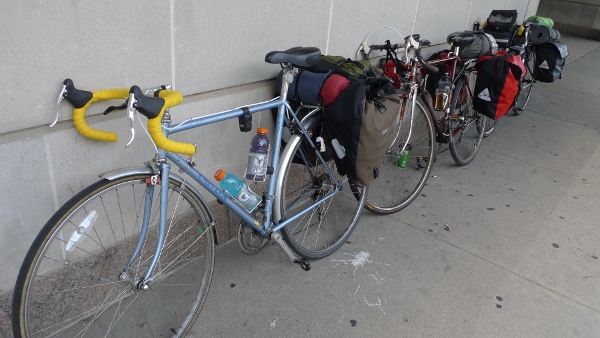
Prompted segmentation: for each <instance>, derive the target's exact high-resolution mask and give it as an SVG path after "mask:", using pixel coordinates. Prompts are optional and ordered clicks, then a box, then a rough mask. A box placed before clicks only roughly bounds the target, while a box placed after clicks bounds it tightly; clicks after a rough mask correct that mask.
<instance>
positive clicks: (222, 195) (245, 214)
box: [166, 152, 267, 236]
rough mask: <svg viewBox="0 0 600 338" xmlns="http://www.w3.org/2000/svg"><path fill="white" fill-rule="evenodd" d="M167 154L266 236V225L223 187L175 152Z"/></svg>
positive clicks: (195, 179)
mask: <svg viewBox="0 0 600 338" xmlns="http://www.w3.org/2000/svg"><path fill="white" fill-rule="evenodd" d="M166 156H167V158H168V159H169V160H171V161H172V162H173V163H174V164H175V165H177V166H178V167H179V168H181V170H183V171H184V172H185V173H186V174H188V175H189V176H190V177H191V178H193V179H194V181H196V182H198V184H200V185H201V186H202V187H203V188H204V189H206V190H208V192H210V193H211V194H212V195H213V196H215V197H216V198H217V199H218V200H219V201H220V202H222V203H223V204H225V205H226V206H227V207H228V208H229V209H231V210H232V211H233V212H235V213H236V215H238V216H240V217H241V218H242V220H243V221H244V222H246V223H247V224H248V225H250V226H252V227H253V228H254V229H255V230H256V231H258V232H259V233H261V234H262V235H264V236H266V235H267V231H266V229H265V228H264V227H261V226H260V223H259V222H258V221H256V220H255V219H254V218H253V217H252V216H251V215H250V214H249V213H248V212H246V210H245V209H243V208H242V207H240V206H239V205H237V204H236V203H235V202H233V201H232V200H231V199H230V198H229V197H228V196H227V195H225V193H223V191H221V189H219V188H218V187H217V186H215V185H214V184H212V182H210V181H209V180H208V179H206V177H204V176H203V175H202V174H201V173H200V172H198V170H196V169H194V168H192V167H190V165H189V164H188V163H187V162H186V161H185V160H184V159H183V158H181V156H179V155H177V154H174V153H169V152H167V153H166Z"/></svg>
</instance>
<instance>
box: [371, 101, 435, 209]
mask: <svg viewBox="0 0 600 338" xmlns="http://www.w3.org/2000/svg"><path fill="white" fill-rule="evenodd" d="M411 113H412V112H411V102H410V101H408V102H407V104H406V112H405V115H404V116H405V117H404V119H403V120H400V116H398V120H397V121H396V124H395V126H394V128H395V133H396V137H395V139H394V141H393V143H392V145H390V147H389V148H388V149H387V152H386V156H385V158H384V160H383V165H382V166H381V169H380V171H379V177H377V179H376V180H374V181H373V182H371V184H370V185H369V196H368V197H367V203H366V205H365V206H366V208H367V210H369V211H371V212H374V213H376V214H391V213H394V212H398V211H400V210H402V209H404V208H406V206H408V205H409V204H410V203H411V202H412V201H414V199H415V198H416V197H417V196H418V195H419V193H420V192H421V190H423V187H424V186H425V184H426V182H427V179H428V178H429V175H430V174H431V170H432V168H433V163H434V160H435V150H434V146H435V128H434V125H433V121H432V119H431V116H430V115H429V114H428V113H427V111H426V108H425V105H424V104H423V102H421V100H420V99H418V100H417V101H416V102H415V111H414V117H413V128H412V134H411V137H410V140H409V145H410V146H411V147H412V150H411V151H410V155H409V158H408V165H406V167H404V168H403V167H402V165H401V164H400V163H399V161H400V156H401V154H400V151H401V150H402V147H403V145H404V144H403V142H405V141H406V137H407V136H408V132H409V129H410V116H411Z"/></svg>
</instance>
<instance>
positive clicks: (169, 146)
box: [73, 88, 196, 156]
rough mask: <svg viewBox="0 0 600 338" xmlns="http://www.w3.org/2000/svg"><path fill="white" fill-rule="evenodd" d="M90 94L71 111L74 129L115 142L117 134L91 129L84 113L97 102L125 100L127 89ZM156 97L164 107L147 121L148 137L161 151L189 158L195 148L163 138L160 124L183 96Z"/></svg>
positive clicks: (167, 92) (163, 94)
mask: <svg viewBox="0 0 600 338" xmlns="http://www.w3.org/2000/svg"><path fill="white" fill-rule="evenodd" d="M92 94H93V96H92V99H91V100H90V101H89V102H88V103H87V104H86V105H85V106H83V107H81V108H76V109H74V110H73V122H74V124H75V128H76V129H77V131H79V133H80V134H81V135H83V136H85V137H87V138H91V139H94V140H98V141H105V142H116V141H117V139H118V136H117V134H115V133H113V132H110V131H105V130H98V129H93V128H91V127H90V126H89V125H88V124H87V123H86V122H85V111H86V110H87V109H88V107H89V106H90V105H91V104H92V103H95V102H98V101H104V100H112V99H127V98H128V97H129V88H115V89H107V90H100V91H97V92H93V93H92ZM158 96H160V97H162V98H163V99H165V105H164V107H163V108H162V110H161V111H160V114H158V116H157V117H155V118H153V119H148V132H149V133H150V137H152V140H154V143H156V146H157V147H159V148H161V149H164V150H166V151H169V152H172V153H179V154H184V155H189V156H192V155H194V154H195V153H196V146H194V145H193V144H189V143H182V142H177V141H173V140H169V139H168V138H166V137H165V134H164V133H163V131H162V125H161V123H160V122H161V120H162V117H163V115H164V113H165V110H166V109H167V108H171V107H174V106H176V105H178V104H180V103H181V101H183V96H182V95H181V93H180V92H178V91H175V90H161V91H160V92H159V94H158Z"/></svg>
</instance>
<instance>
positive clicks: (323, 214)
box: [276, 135, 368, 259]
mask: <svg viewBox="0 0 600 338" xmlns="http://www.w3.org/2000/svg"><path fill="white" fill-rule="evenodd" d="M329 148H331V146H329ZM326 160H327V162H326V165H323V163H321V161H319V160H318V159H317V158H315V156H314V150H313V149H312V148H311V147H310V146H309V144H308V142H306V141H304V142H303V137H301V136H299V135H293V136H292V138H291V139H290V141H289V142H288V144H287V146H286V148H285V149H284V151H283V154H282V157H281V164H280V168H281V170H282V171H281V173H280V175H282V176H281V177H282V184H280V187H278V192H277V193H278V195H279V206H278V207H279V209H278V211H277V212H276V218H277V217H279V219H290V218H292V217H295V216H296V217H298V218H297V219H296V220H295V221H293V222H292V223H290V224H289V225H288V226H286V227H284V228H283V229H281V234H282V236H283V239H284V240H285V241H286V243H287V244H288V245H289V247H290V248H291V249H292V250H293V251H294V252H295V253H296V254H298V255H300V256H302V257H304V258H308V259H318V258H323V257H326V256H329V255H331V254H332V253H334V252H335V251H336V250H337V249H339V248H340V247H341V246H342V245H343V244H344V243H345V242H346V240H347V239H348V237H350V235H351V234H352V231H354V228H355V227H356V224H357V223H358V220H359V218H360V215H361V213H362V210H363V208H364V205H365V201H366V196H367V190H368V188H367V187H364V188H358V187H357V186H356V185H354V184H351V183H350V182H349V180H348V178H347V176H342V175H340V174H339V173H338V169H337V167H336V165H335V161H334V160H333V158H332V157H331V156H326ZM327 169H329V170H330V171H331V172H332V173H333V174H334V175H335V178H336V179H337V180H338V182H342V183H343V186H342V189H341V190H340V191H339V192H338V193H337V194H335V195H333V197H331V198H329V199H327V200H325V201H323V202H321V203H319V204H317V205H315V206H314V207H312V208H311V209H310V210H309V211H308V212H306V213H305V214H303V215H300V214H301V213H302V211H303V210H305V209H306V208H308V207H310V205H311V204H314V203H315V202H316V201H318V200H319V199H320V198H322V197H324V196H326V195H328V194H329V193H331V192H333V191H334V190H335V187H336V185H335V182H334V181H333V179H332V178H331V176H330V175H329V173H328V170H327ZM277 214H279V216H277Z"/></svg>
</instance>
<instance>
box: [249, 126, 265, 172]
mask: <svg viewBox="0 0 600 338" xmlns="http://www.w3.org/2000/svg"><path fill="white" fill-rule="evenodd" d="M268 132H269V131H268V130H267V129H266V128H258V129H256V135H255V136H254V137H253V138H252V142H251V143H250V144H251V146H250V152H249V153H248V165H247V166H246V174H245V175H244V177H245V178H246V179H247V180H253V181H258V182H261V181H264V180H266V179H267V164H268V162H269V139H268V138H267V133H268Z"/></svg>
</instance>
